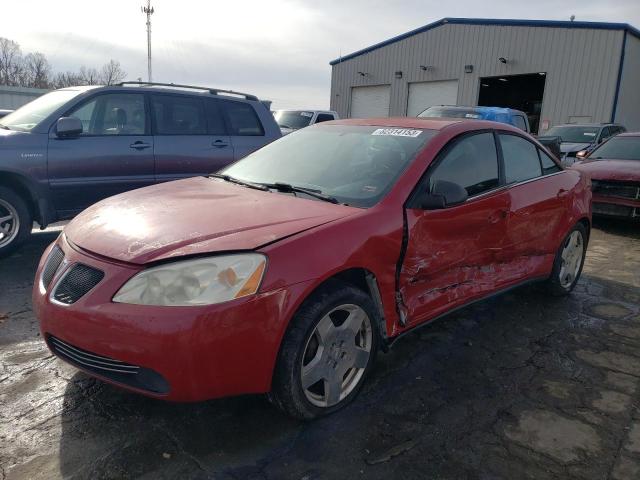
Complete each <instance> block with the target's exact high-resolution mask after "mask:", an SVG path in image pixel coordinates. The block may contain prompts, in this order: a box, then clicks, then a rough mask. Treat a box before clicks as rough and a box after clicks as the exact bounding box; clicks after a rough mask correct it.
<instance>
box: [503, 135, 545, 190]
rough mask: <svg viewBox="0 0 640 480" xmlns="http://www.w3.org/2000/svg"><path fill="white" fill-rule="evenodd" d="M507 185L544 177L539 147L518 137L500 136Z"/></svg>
mask: <svg viewBox="0 0 640 480" xmlns="http://www.w3.org/2000/svg"><path fill="white" fill-rule="evenodd" d="M498 138H499V139H500V145H501V146H502V157H503V158H504V176H505V180H506V182H507V183H515V182H522V181H524V180H529V179H531V178H535V177H539V176H540V175H542V170H541V168H540V159H539V158H538V152H537V150H538V149H537V147H536V146H535V145H534V144H533V143H531V142H529V141H528V140H525V139H524V138H522V137H519V136H517V135H506V134H499V135H498Z"/></svg>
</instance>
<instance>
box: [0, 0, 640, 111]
mask: <svg viewBox="0 0 640 480" xmlns="http://www.w3.org/2000/svg"><path fill="white" fill-rule="evenodd" d="M143 3H146V0H109V1H108V2H105V1H99V0H62V1H58V2H51V1H50V0H20V1H9V0H5V1H4V2H2V14H1V15H0V36H3V37H6V38H10V39H11V40H14V41H16V42H18V43H19V44H20V46H21V48H22V50H23V53H27V52H33V51H40V52H42V53H44V54H45V55H46V56H47V58H48V59H49V62H50V63H51V65H52V67H53V70H54V72H57V71H66V70H78V69H79V67H80V66H81V65H85V66H87V67H96V68H99V67H100V66H102V65H103V64H104V63H106V62H108V61H109V60H110V59H115V60H118V61H119V62H120V63H121V65H122V67H123V69H124V70H125V71H126V72H127V79H129V80H137V79H138V77H141V78H142V79H143V80H146V79H147V43H146V39H147V37H146V27H145V21H146V17H145V15H144V14H143V13H142V12H141V9H140V7H141V6H142V4H143ZM152 6H153V7H154V9H155V13H154V14H153V16H152V49H153V80H154V81H157V82H172V83H185V84H193V85H203V86H209V87H217V88H225V89H232V90H237V91H243V92H247V93H253V94H255V95H258V96H259V97H260V98H262V99H269V100H272V101H273V108H306V109H312V108H318V109H320V108H328V106H329V94H330V92H329V90H330V83H331V67H330V66H329V62H330V61H331V60H333V59H335V58H338V57H339V56H340V55H341V54H342V55H346V54H348V53H351V52H354V51H356V50H359V49H361V48H365V47H367V46H370V45H372V44H374V43H378V42H380V41H383V40H386V39H388V38H390V37H393V36H395V35H398V34H401V33H404V32H406V31H409V30H412V29H414V28H418V27H420V26H422V25H426V24H428V23H431V22H433V21H436V20H439V19H441V18H443V17H469V18H524V19H547V20H568V19H569V17H570V16H571V15H575V16H576V20H582V21H609V22H623V23H629V24H631V25H634V26H635V27H637V28H640V1H639V0H617V1H607V0H536V1H533V2H532V1H530V0H527V1H521V0H497V1H479V0H457V1H455V2H443V1H441V0H438V1H432V0H404V1H401V0H385V1H382V0H368V1H367V0H340V1H339V0H319V1H318V0H315V1H311V0H255V1H254V0H233V1H230V0H209V1H197V0H179V1H176V0H153V1H152Z"/></svg>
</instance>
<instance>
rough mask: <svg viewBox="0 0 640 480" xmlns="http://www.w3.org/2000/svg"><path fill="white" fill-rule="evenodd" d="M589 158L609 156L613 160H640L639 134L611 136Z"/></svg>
mask: <svg viewBox="0 0 640 480" xmlns="http://www.w3.org/2000/svg"><path fill="white" fill-rule="evenodd" d="M589 158H590V159H592V160H598V159H600V158H611V159H615V160H638V161H640V136H638V137H613V138H611V139H610V140H609V141H608V142H606V143H603V144H602V145H600V147H598V148H596V149H595V150H594V151H593V152H592V153H591V155H589Z"/></svg>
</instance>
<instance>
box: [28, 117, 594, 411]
mask: <svg viewBox="0 0 640 480" xmlns="http://www.w3.org/2000/svg"><path fill="white" fill-rule="evenodd" d="M590 224H591V189H590V183H589V179H588V178H587V177H585V176H583V175H582V174H581V173H580V172H578V171H577V170H564V169H563V168H562V167H561V166H560V165H558V163H557V161H556V160H554V159H553V158H552V157H551V156H550V155H549V154H548V153H547V152H546V151H545V149H544V148H543V147H542V146H541V145H540V144H539V143H537V142H536V141H535V140H534V139H533V138H532V137H531V136H529V135H528V134H526V133H524V132H522V131H521V130H519V129H517V128H515V127H511V126H509V125H506V124H501V123H494V122H486V121H477V120H461V119H419V118H396V119H393V118H391V119H369V120H342V121H336V122H327V123H323V124H320V125H316V126H312V127H309V128H305V129H302V130H300V131H297V132H294V133H292V134H290V135H288V136H286V137H284V138H283V139H280V140H278V141H276V142H273V143H272V144H270V145H268V146H266V147H264V148H262V149H260V150H258V151H257V152H255V153H253V154H251V155H249V156H248V157H246V158H245V159H243V160H241V161H239V162H237V163H235V164H233V165H231V166H230V167H228V168H227V169H225V170H223V171H222V172H220V173H218V174H213V175H210V176H206V177H198V178H191V179H186V180H180V181H176V182H171V183H166V184H162V185H157V186H153V187H148V188H143V189H140V190H137V191H133V192H129V193H124V194H121V195H118V196H115V197H112V198H110V199H107V200H105V201H102V202H100V203H98V204H96V205H94V206H92V207H90V208H89V209H87V210H85V211H84V212H83V213H82V214H80V215H79V216H78V217H76V218H75V219H74V220H73V221H72V222H71V223H69V224H68V225H67V226H66V228H65V229H64V231H63V233H62V234H61V235H60V237H59V238H58V240H57V241H56V242H55V243H54V244H53V245H51V246H50V247H49V248H48V249H47V250H46V251H45V252H44V255H43V257H42V260H41V262H40V265H39V268H38V271H37V274H36V282H35V286H34V292H33V301H34V306H35V310H36V313H37V315H38V317H39V319H40V322H41V331H42V335H43V338H44V339H45V341H46V342H47V344H48V346H49V348H50V349H51V350H52V352H54V353H55V354H56V355H58V356H59V357H60V358H62V359H64V360H66V361H68V362H69V363H71V364H73V365H75V366H77V367H78V368H80V369H82V370H84V371H85V372H88V373H89V374H91V375H94V376H96V377H98V378H101V379H103V380H105V381H107V382H111V383H113V384H116V385H119V386H122V387H124V388H128V389H130V390H134V391H136V392H139V393H143V394H146V395H149V396H152V397H157V398H164V399H167V400H177V401H198V400H204V399H210V398H215V397H222V396H228V395H239V394H246V393H265V392H268V393H269V398H270V399H271V400H272V401H273V403H274V404H276V405H277V406H278V407H280V408H281V409H282V410H284V411H285V412H287V413H288V414H290V415H293V416H295V417H298V418H307V419H308V418H313V417H316V416H319V415H322V414H326V413H330V412H332V411H335V410H337V409H339V408H341V407H342V406H344V405H345V404H347V403H348V402H349V401H350V400H352V399H353V397H354V396H355V395H356V394H357V392H358V390H359V389H360V387H361V386H362V384H363V381H364V380H365V378H366V376H367V374H368V373H369V371H370V370H371V367H372V365H373V363H374V359H375V357H376V352H377V351H378V349H380V348H381V349H383V350H386V349H387V348H388V347H389V346H390V345H391V344H392V343H393V342H394V340H395V339H397V338H398V337H399V336H401V335H402V334H404V333H405V332H408V331H410V330H412V329H414V328H415V327H417V326H419V325H422V324H425V323H426V322H429V321H431V320H433V319H435V318H438V317H440V316H443V315H445V314H446V313H447V312H450V311H452V310H454V309H456V308H459V307H461V306H464V305H467V304H470V303H472V302H475V301H478V300H481V299H483V298H486V297H488V296H490V295H493V294H495V293H498V292H502V291H505V290H508V289H511V288H513V287H516V286H519V285H522V284H524V283H527V282H531V281H537V280H542V281H545V282H546V283H547V285H548V287H549V289H550V290H551V292H552V293H554V294H560V295H561V294H567V293H569V292H570V291H571V290H572V289H573V288H574V286H575V284H576V282H577V281H578V278H579V276H580V273H581V270H582V265H583V261H584V256H585V252H586V247H587V241H588V238H589V229H590Z"/></svg>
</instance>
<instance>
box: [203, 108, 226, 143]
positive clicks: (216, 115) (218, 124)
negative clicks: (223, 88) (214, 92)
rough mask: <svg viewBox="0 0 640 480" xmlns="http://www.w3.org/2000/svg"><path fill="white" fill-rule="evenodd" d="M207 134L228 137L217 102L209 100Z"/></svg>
mask: <svg viewBox="0 0 640 480" xmlns="http://www.w3.org/2000/svg"><path fill="white" fill-rule="evenodd" d="M206 104H207V126H208V129H207V132H208V133H209V135H227V127H226V126H225V124H224V119H223V118H222V112H221V111H220V107H219V105H218V101H217V100H207V101H206Z"/></svg>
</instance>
